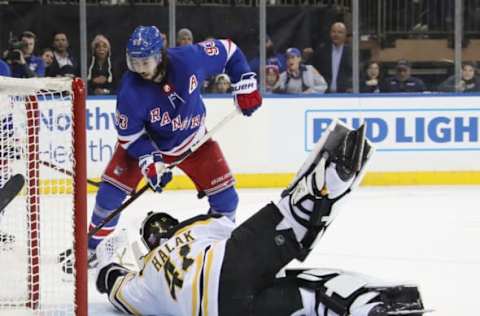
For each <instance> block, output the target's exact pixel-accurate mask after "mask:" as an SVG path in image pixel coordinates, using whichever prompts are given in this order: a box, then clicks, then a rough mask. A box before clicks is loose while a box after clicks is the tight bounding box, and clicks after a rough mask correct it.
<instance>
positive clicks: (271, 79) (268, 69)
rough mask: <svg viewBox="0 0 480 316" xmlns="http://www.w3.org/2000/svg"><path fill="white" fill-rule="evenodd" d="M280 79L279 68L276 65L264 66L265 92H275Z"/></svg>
mask: <svg viewBox="0 0 480 316" xmlns="http://www.w3.org/2000/svg"><path fill="white" fill-rule="evenodd" d="M279 79H280V70H279V69H278V66H277V65H266V66H265V92H275V91H274V90H275V87H276V86H277V83H278V80H279Z"/></svg>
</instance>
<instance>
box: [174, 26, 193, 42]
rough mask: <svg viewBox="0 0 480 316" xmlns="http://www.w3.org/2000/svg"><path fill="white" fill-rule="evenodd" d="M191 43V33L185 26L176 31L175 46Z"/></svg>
mask: <svg viewBox="0 0 480 316" xmlns="http://www.w3.org/2000/svg"><path fill="white" fill-rule="evenodd" d="M192 43H193V34H192V31H190V30H189V29H187V28H183V29H180V30H179V31H178V32H177V46H185V45H190V44H192Z"/></svg>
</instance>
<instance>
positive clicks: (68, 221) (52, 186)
mask: <svg viewBox="0 0 480 316" xmlns="http://www.w3.org/2000/svg"><path fill="white" fill-rule="evenodd" d="M85 119H86V117H85V87H84V83H83V82H82V81H81V80H80V79H70V78H33V79H14V78H6V77H0V195H1V194H2V190H1V188H2V187H3V186H4V184H5V183H6V181H8V179H9V178H10V177H11V176H12V175H14V174H22V175H23V176H24V178H25V186H24V188H23V189H22V190H21V191H20V193H19V194H18V195H17V196H16V197H15V198H14V199H13V200H12V201H11V202H10V204H8V205H7V206H6V207H5V208H4V209H3V210H2V211H0V269H1V272H0V315H86V314H87V263H86V261H87V253H86V251H87V246H86V244H87V235H86V232H87V227H86V139H85V133H86V126H85ZM42 161H45V162H48V163H50V164H53V165H57V166H59V167H61V168H63V169H64V170H69V171H72V172H73V174H74V176H73V177H72V176H69V175H67V174H65V173H62V172H59V171H58V170H55V169H53V168H49V167H47V166H45V165H43V164H42ZM3 193H5V192H3ZM68 248H72V249H74V252H73V255H72V259H73V262H74V265H73V267H71V268H72V269H73V274H66V273H64V272H63V269H62V263H59V262H58V261H57V255H58V254H59V253H61V252H62V251H64V250H65V249H68Z"/></svg>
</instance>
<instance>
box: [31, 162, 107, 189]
mask: <svg viewBox="0 0 480 316" xmlns="http://www.w3.org/2000/svg"><path fill="white" fill-rule="evenodd" d="M40 163H41V164H42V165H44V166H46V167H49V168H52V169H53V170H56V171H58V172H60V173H64V174H66V175H67V176H70V177H72V178H73V177H74V176H75V174H74V173H73V172H71V171H70V170H67V169H64V168H62V167H59V166H57V165H54V164H52V163H50V162H48V161H44V160H40ZM87 183H88V184H90V185H93V186H94V187H97V188H98V187H99V186H100V182H97V181H93V180H90V179H87Z"/></svg>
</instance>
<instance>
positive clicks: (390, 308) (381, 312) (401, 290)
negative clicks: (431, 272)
mask: <svg viewBox="0 0 480 316" xmlns="http://www.w3.org/2000/svg"><path fill="white" fill-rule="evenodd" d="M372 290H374V291H378V292H379V293H380V294H379V297H378V298H377V299H376V300H379V301H381V302H382V304H380V305H377V306H376V307H374V308H373V309H372V310H371V311H370V312H369V313H368V316H388V315H406V316H422V315H424V314H425V313H429V312H432V311H433V310H427V309H425V308H424V306H423V303H422V299H421V297H420V293H419V291H418V288H417V287H416V286H413V285H412V286H407V285H401V286H395V287H384V288H373V289H372Z"/></svg>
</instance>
